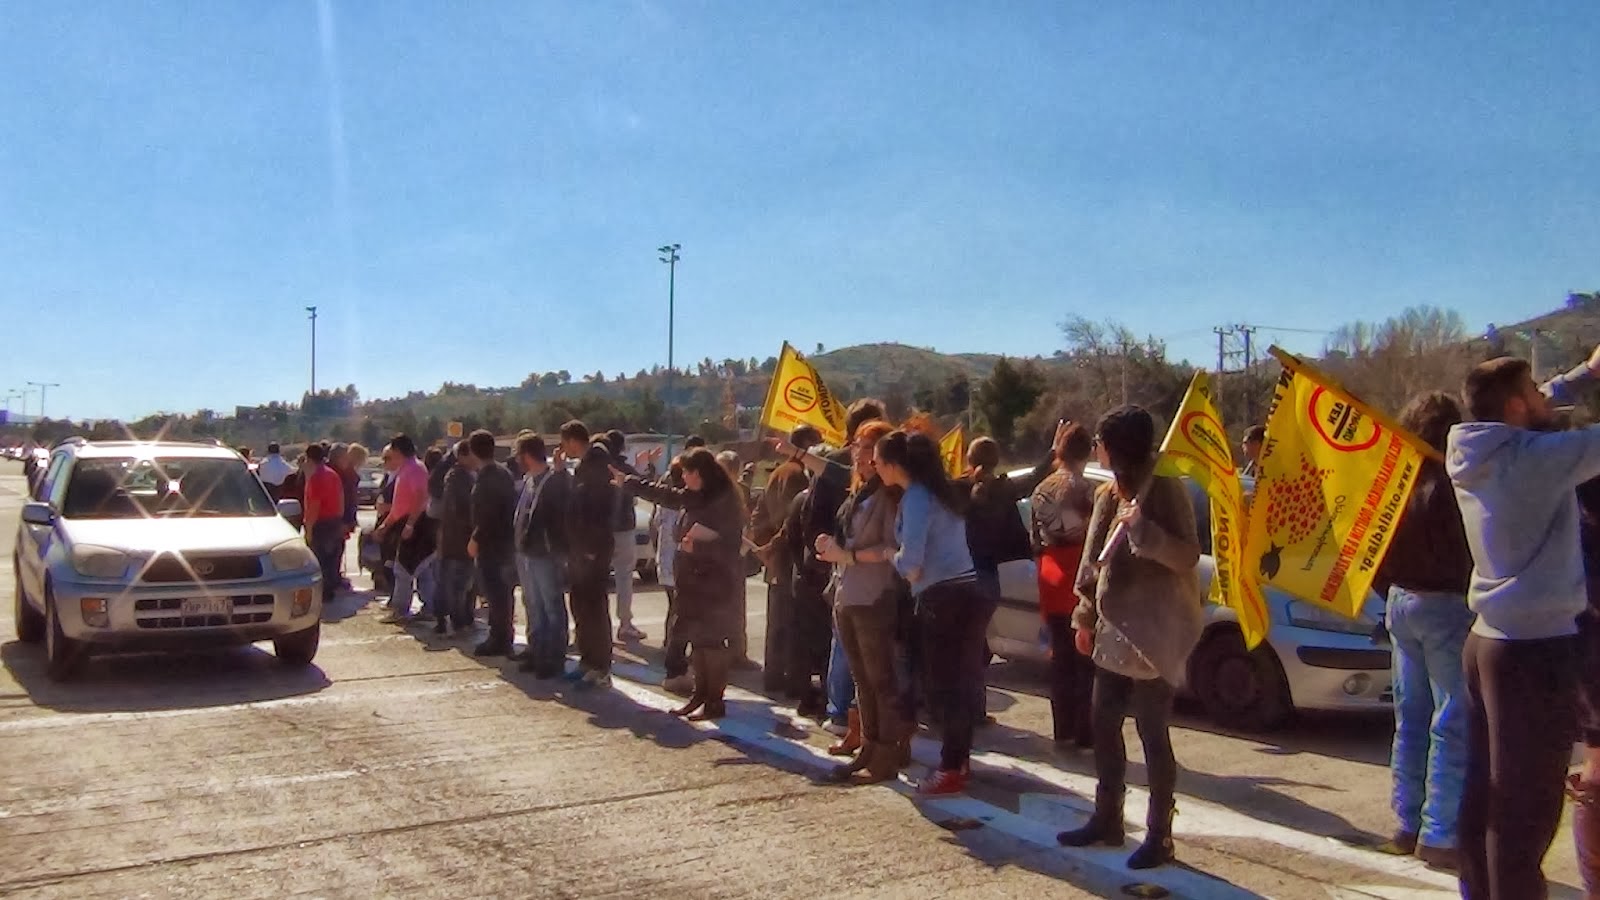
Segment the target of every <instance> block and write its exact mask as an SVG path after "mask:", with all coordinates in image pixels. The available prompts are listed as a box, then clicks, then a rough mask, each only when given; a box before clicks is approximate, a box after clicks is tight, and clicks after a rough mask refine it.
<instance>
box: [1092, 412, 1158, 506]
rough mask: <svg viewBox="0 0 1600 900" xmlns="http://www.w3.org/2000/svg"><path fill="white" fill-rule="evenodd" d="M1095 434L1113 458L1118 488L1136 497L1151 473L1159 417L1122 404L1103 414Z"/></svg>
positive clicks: (1121, 491)
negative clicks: (1154, 417) (1152, 416)
mask: <svg viewBox="0 0 1600 900" xmlns="http://www.w3.org/2000/svg"><path fill="white" fill-rule="evenodd" d="M1095 436H1096V437H1097V438H1099V440H1100V446H1102V447H1104V448H1106V456H1107V457H1109V458H1110V460H1111V473H1112V474H1113V475H1115V476H1116V478H1117V492H1118V493H1119V494H1121V495H1122V497H1123V498H1124V499H1132V498H1133V497H1134V495H1135V494H1136V493H1137V492H1138V491H1139V490H1140V489H1141V488H1142V487H1143V486H1144V485H1143V484H1142V483H1141V482H1142V481H1143V479H1144V478H1145V476H1146V475H1148V474H1149V473H1150V466H1151V463H1152V461H1153V458H1154V455H1155V449H1156V422H1155V420H1154V419H1152V418H1151V417H1150V413H1148V412H1146V411H1145V410H1144V409H1142V408H1141V407H1138V406H1119V407H1117V408H1116V409H1113V410H1112V411H1110V412H1108V413H1106V414H1105V415H1103V416H1101V417H1100V424H1098V425H1096V426H1095Z"/></svg>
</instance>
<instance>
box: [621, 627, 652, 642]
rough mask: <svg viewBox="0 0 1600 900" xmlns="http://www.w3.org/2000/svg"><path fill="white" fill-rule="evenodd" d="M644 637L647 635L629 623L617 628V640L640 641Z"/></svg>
mask: <svg viewBox="0 0 1600 900" xmlns="http://www.w3.org/2000/svg"><path fill="white" fill-rule="evenodd" d="M646 637H648V635H646V634H645V633H644V632H642V631H640V630H639V629H638V628H635V627H634V626H633V625H632V624H631V623H630V624H628V625H624V626H622V627H621V628H618V629H617V640H619V641H624V642H626V641H642V640H644V639H645V638H646Z"/></svg>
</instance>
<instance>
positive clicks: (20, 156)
mask: <svg viewBox="0 0 1600 900" xmlns="http://www.w3.org/2000/svg"><path fill="white" fill-rule="evenodd" d="M1597 47H1600V6H1596V5H1595V4H1593V3H1592V2H1587V3H1585V2H1574V3H1481V4H1454V3H1432V2H1420V0H1418V2H1407V3H1377V2H1373V3H1361V2H1306V3H1293V4H1285V3H1276V2H1231V3H1229V2H1223V3H1209V4H1198V3H1194V4H1187V3H1142V2H1128V3H1115V4H1100V3H1068V2H1038V3H1031V2H1022V0H1007V2H996V3H954V2H922V3H889V2H880V3H873V2H867V3H790V2H759V3H748V2H732V0H729V2H693V0H681V2H666V0H655V2H610V0H594V2H576V0H574V2H565V3H534V2H477V0H474V2H464V3H450V4H446V3H436V2H386V3H360V4H357V3H350V2H337V0H336V2H333V3H331V4H330V5H328V6H326V7H323V6H320V5H319V4H318V3H317V2H315V0H305V2H297V0H286V2H278V3H259V2H254V3H247V2H214V3H167V4H126V3H115V2H103V3H79V4H50V3H32V4H20V3H19V4H7V5H6V6H5V8H4V10H3V11H0V134H3V135H4V136H5V137H4V139H3V140H0V222H3V225H0V316H3V319H0V321H4V322H5V323H6V332H7V334H8V336H9V337H10V340H8V341H6V346H5V350H4V352H3V354H0V392H3V391H5V390H6V389H7V388H11V387H19V388H20V387H22V383H23V382H26V381H29V380H33V381H51V382H60V383H61V385H62V386H61V387H59V388H54V389H52V390H51V391H50V394H49V409H48V410H47V412H50V413H53V414H71V415H72V416H74V417H99V416H136V415H140V414H144V413H148V412H151V411H155V410H180V411H181V410H189V409H194V408H197V407H213V408H218V409H229V408H231V407H232V406H233V405H234V404H237V403H255V402H264V401H268V400H273V399H297V398H298V396H299V394H300V392H301V391H303V390H304V389H305V387H306V384H307V380H308V374H307V356H308V351H307V337H308V325H307V322H306V321H305V313H304V312H303V311H302V307H304V306H306V305H310V304H315V305H317V306H319V307H320V308H321V318H320V321H319V327H320V331H319V340H320V353H319V374H318V381H319V383H320V384H322V385H324V386H328V385H342V384H344V383H347V382H354V383H356V384H357V386H358V387H359V388H360V389H361V390H362V392H363V394H364V395H366V396H393V395H397V394H403V393H405V392H406V391H408V390H412V389H432V388H435V387H437V386H438V385H439V384H440V383H441V382H443V381H445V380H454V381H463V382H473V383H477V384H480V385H500V384H515V383H518V382H520V381H521V379H522V378H523V377H524V376H525V375H526V374H527V373H528V372H530V371H536V370H537V371H543V370H546V369H568V370H571V371H572V372H574V373H578V372H585V371H589V372H592V371H594V370H596V369H603V370H604V371H605V372H606V373H607V374H608V376H611V375H614V374H615V373H617V372H619V371H621V372H627V373H629V374H631V373H633V372H635V371H636V370H638V369H640V368H643V367H648V366H650V365H652V364H656V363H664V362H665V356H666V346H665V345H666V338H665V334H666V327H665V326H666V302H665V301H666V281H667V277H666V276H667V273H666V267H665V266H663V265H661V264H660V263H658V262H657V261H656V254H655V253H654V252H653V251H654V248H655V247H657V246H659V245H661V244H662V243H666V242H671V241H677V242H681V243H682V244H683V251H682V256H683V260H682V262H681V263H680V265H679V268H678V276H679V277H678V287H679V291H678V301H679V302H678V345H677V356H678V359H679V360H680V361H690V360H695V359H699V358H701V357H704V356H707V355H710V356H715V357H717V358H722V357H727V356H737V357H748V356H758V357H766V356H769V355H771V354H773V353H775V352H776V351H777V348H778V346H779V345H780V343H781V342H782V341H783V340H785V339H788V340H790V341H792V342H794V343H795V344H796V345H797V346H799V347H802V348H810V347H813V346H814V345H815V344H816V343H817V342H819V341H820V342H823V343H825V344H827V345H828V346H830V347H832V346H842V345H845V344H851V343H860V342H866V341H891V340H892V341H902V342H905V343H909V344H915V345H921V346H931V347H935V348H937V349H940V350H946V351H989V352H1006V353H1012V354H1036V353H1049V352H1052V351H1054V350H1056V349H1057V348H1058V347H1060V345H1061V340H1060V335H1059V331H1058V329H1057V324H1058V323H1059V322H1060V321H1061V320H1062V319H1064V318H1065V317H1067V316H1068V315H1072V314H1085V315H1089V316H1091V317H1097V318H1098V317H1114V318H1116V319H1118V320H1120V321H1122V322H1124V323H1126V324H1127V325H1129V326H1130V327H1132V328H1134V329H1135V330H1136V331H1139V332H1142V333H1152V334H1155V335H1157V336H1161V337H1165V338H1168V339H1169V340H1170V342H1171V344H1172V346H1173V348H1174V350H1175V351H1176V352H1177V353H1178V354H1180V355H1185V356H1189V357H1190V358H1193V359H1196V360H1205V359H1206V358H1207V357H1208V355H1213V356H1214V350H1213V348H1214V347H1215V338H1214V336H1213V335H1212V334H1211V331H1210V329H1211V327H1212V326H1214V325H1219V324H1225V323H1236V322H1252V323H1257V324H1262V325H1269V326H1278V327H1281V328H1298V329H1308V330H1311V331H1317V330H1321V329H1328V328H1332V327H1335V326H1337V325H1339V324H1341V323H1343V322H1346V321H1349V320H1351V319H1354V318H1382V317H1385V316H1387V315H1389V314H1392V313H1394V312H1397V311H1399V310H1400V309H1401V308H1403V307H1405V306H1407V305H1412V304H1418V303H1435V304H1439V305H1445V306H1450V307H1453V308H1455V309H1457V310H1459V311H1460V312H1461V313H1462V315H1463V316H1464V317H1465V319H1466V321H1467V322H1468V324H1469V326H1471V327H1472V328H1479V327H1481V326H1482V325H1484V324H1487V323H1488V322H1491V321H1497V322H1501V323H1504V322H1507V321H1514V320H1517V319H1520V318H1523V317H1526V316H1528V315H1532V314H1535V313H1537V312H1540V311H1542V310H1544V309H1547V308H1550V307H1553V306H1555V305H1557V304H1559V303H1560V302H1561V300H1562V298H1563V297H1564V296H1565V292H1566V291H1567V290H1569V289H1594V288H1596V287H1600V252H1597V251H1600V149H1597V148H1600V113H1597V110H1600V53H1597V52H1596V48H1597ZM1262 337H1266V338H1269V339H1270V338H1271V337H1273V334H1272V332H1271V331H1265V332H1263V333H1262V334H1261V335H1258V339H1260V338H1262ZM1278 337H1280V338H1281V339H1282V340H1283V341H1284V342H1285V343H1286V344H1287V345H1289V346H1291V347H1295V348H1297V349H1301V350H1316V349H1317V348H1318V347H1319V345H1320V339H1319V338H1318V337H1316V336H1315V335H1314V334H1300V333H1291V332H1282V333H1279V334H1278ZM37 404H38V398H37V395H35V396H34V398H33V399H32V400H31V401H30V408H29V411H30V412H37ZM13 408H15V407H13Z"/></svg>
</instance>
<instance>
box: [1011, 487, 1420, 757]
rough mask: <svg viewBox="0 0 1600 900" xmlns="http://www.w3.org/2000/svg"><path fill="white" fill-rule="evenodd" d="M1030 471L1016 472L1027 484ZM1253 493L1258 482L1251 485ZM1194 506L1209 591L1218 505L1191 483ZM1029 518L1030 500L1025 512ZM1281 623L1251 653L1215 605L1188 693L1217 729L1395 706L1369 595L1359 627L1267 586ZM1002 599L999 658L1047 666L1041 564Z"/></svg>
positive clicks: (1382, 633)
mask: <svg viewBox="0 0 1600 900" xmlns="http://www.w3.org/2000/svg"><path fill="white" fill-rule="evenodd" d="M1029 471H1031V470H1029V469H1023V470H1018V471H1016V472H1012V473H1010V474H1011V475H1012V476H1013V477H1018V476H1020V475H1022V474H1024V473H1026V472H1029ZM1086 474H1087V475H1088V477H1090V478H1091V479H1094V480H1095V481H1097V482H1101V483H1104V482H1109V481H1110V480H1111V473H1109V472H1106V471H1104V470H1102V469H1099V468H1097V467H1093V466H1091V467H1090V468H1089V470H1088V472H1087V473H1086ZM1245 482H1246V483H1245V489H1246V492H1247V493H1249V492H1251V491H1252V490H1253V489H1254V482H1253V481H1251V480H1250V479H1246V480H1245ZM1184 483H1185V485H1186V486H1187V487H1188V489H1189V492H1190V496H1191V498H1192V499H1193V501H1194V509H1195V520H1196V521H1195V525H1196V528H1197V530H1198V532H1199V535H1200V547H1201V557H1200V563H1199V566H1198V575H1199V577H1200V583H1201V586H1202V590H1205V591H1209V590H1210V587H1211V579H1212V578H1213V577H1215V575H1216V562H1215V560H1214V559H1213V558H1212V556H1211V503H1210V500H1209V499H1208V498H1207V496H1206V494H1205V492H1204V491H1203V490H1202V489H1201V488H1200V486H1199V485H1197V484H1195V483H1193V482H1191V481H1188V480H1187V479H1186V480H1185V482H1184ZM1018 510H1019V512H1020V513H1021V514H1022V516H1023V519H1024V521H1026V520H1027V518H1028V514H1029V510H1028V500H1027V499H1026V498H1025V499H1023V500H1022V501H1021V502H1020V503H1019V504H1018ZM1263 593H1264V595H1265V599H1266V604H1267V609H1268V611H1269V613H1270V615H1271V618H1272V625H1271V628H1270V630H1269V631H1268V632H1267V637H1266V640H1264V641H1263V642H1262V643H1261V645H1260V646H1258V647H1256V649H1255V650H1254V651H1250V652H1247V651H1246V650H1245V647H1244V637H1243V636H1242V634H1241V633H1240V631H1239V625H1238V616H1237V615H1236V614H1235V613H1234V611H1233V610H1231V609H1228V608H1226V607H1222V606H1218V605H1217V604H1215V603H1211V602H1209V601H1207V602H1206V605H1205V614H1206V626H1205V631H1204V632H1203V633H1202V636H1201V638H1200V643H1199V645H1198V646H1197V647H1196V648H1195V651H1194V654H1193V655H1192V656H1191V657H1190V658H1189V671H1188V678H1187V684H1186V685H1185V692H1186V693H1187V694H1189V695H1190V696H1193V697H1194V698H1196V699H1198V700H1199V701H1200V704H1201V706H1202V707H1204V709H1205V710H1206V713H1207V715H1209V716H1210V717H1211V719H1212V720H1213V721H1215V722H1216V723H1217V724H1219V725H1222V726H1224V727H1228V728H1236V729H1240V730H1246V731H1266V730H1271V729H1274V728H1278V727H1281V726H1283V725H1284V724H1286V723H1287V722H1288V721H1289V720H1290V718H1291V717H1292V716H1293V713H1294V711H1295V710H1297V709H1313V710H1382V709H1386V708H1388V707H1389V706H1390V705H1392V703H1393V701H1394V695H1393V690H1392V678H1391V675H1390V668H1389V664H1390V655H1391V648H1390V646H1389V639H1388V632H1387V631H1386V630H1385V629H1384V626H1383V613H1384V605H1383V601H1382V600H1381V599H1380V598H1379V597H1378V595H1377V594H1376V593H1371V592H1369V593H1368V597H1367V601H1366V603H1365V605H1364V607H1363V610H1364V611H1363V614H1362V616H1361V618H1360V619H1356V620H1351V619H1346V618H1344V617H1343V616H1339V615H1335V614H1334V613H1330V612H1327V611H1325V610H1323V609H1320V608H1318V607H1315V606H1312V605H1311V604H1309V603H1305V602H1304V601H1301V600H1296V599H1295V598H1293V597H1291V596H1289V595H1288V594H1286V593H1284V592H1283V591H1281V590H1279V589H1277V588H1275V587H1272V586H1271V585H1264V586H1263ZM1001 594H1002V599H1001V603H1000V607H999V609H998V610H997V611H996V612H995V616H994V619H992V620H991V622H990V625H989V648H990V650H991V652H993V653H995V654H998V655H1000V656H1003V657H1006V658H1008V659H1034V660H1043V659H1045V658H1047V655H1048V651H1047V645H1046V643H1045V642H1044V641H1042V640H1041V635H1040V625H1041V621H1040V617H1039V586H1038V581H1037V574H1036V570H1035V569H1034V567H1033V563H1032V562H1026V563H1012V564H1008V565H1007V566H1005V567H1004V568H1003V569H1002V571H1001Z"/></svg>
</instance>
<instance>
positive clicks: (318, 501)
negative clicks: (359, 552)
mask: <svg viewBox="0 0 1600 900" xmlns="http://www.w3.org/2000/svg"><path fill="white" fill-rule="evenodd" d="M327 457H328V448H326V447H324V446H322V445H321V444H312V445H311V446H309V447H307V448H306V455H305V459H304V460H302V461H301V464H300V472H301V474H302V476H303V477H304V480H305V500H304V502H303V506H304V508H305V528H306V543H307V544H308V545H310V547H311V552H312V553H314V554H316V556H317V562H318V563H319V564H320V565H321V566H322V602H323V603H324V604H326V603H330V602H332V601H333V596H334V593H335V592H336V591H338V589H339V557H340V556H341V555H342V554H343V552H344V481H343V480H342V479H340V477H339V473H338V472H335V471H334V470H333V469H332V468H330V467H329V466H328V465H327Z"/></svg>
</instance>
